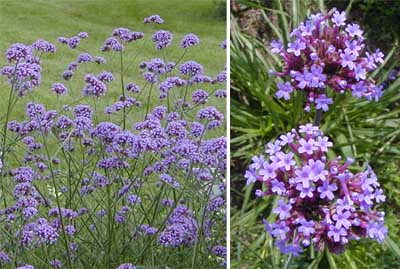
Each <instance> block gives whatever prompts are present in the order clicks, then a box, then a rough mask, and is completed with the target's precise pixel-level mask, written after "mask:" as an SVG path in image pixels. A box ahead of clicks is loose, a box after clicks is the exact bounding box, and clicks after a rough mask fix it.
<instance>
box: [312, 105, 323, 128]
mask: <svg viewBox="0 0 400 269" xmlns="http://www.w3.org/2000/svg"><path fill="white" fill-rule="evenodd" d="M322 113H323V111H322V109H318V110H317V113H316V114H315V119H314V126H319V125H320V124H321V120H322Z"/></svg>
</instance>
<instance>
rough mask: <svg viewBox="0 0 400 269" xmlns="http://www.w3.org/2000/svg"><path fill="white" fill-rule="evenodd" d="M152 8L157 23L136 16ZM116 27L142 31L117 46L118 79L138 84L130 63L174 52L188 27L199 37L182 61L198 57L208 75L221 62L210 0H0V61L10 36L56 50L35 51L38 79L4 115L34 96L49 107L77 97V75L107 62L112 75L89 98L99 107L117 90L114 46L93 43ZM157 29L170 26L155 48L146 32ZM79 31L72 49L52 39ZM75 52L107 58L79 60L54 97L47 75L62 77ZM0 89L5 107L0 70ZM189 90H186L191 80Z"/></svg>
mask: <svg viewBox="0 0 400 269" xmlns="http://www.w3.org/2000/svg"><path fill="white" fill-rule="evenodd" d="M152 14H160V15H161V16H162V17H163V18H164V20H165V23H164V24H162V25H155V24H150V25H149V24H147V25H145V24H143V18H144V17H146V16H149V15H152ZM117 27H126V28H129V29H131V30H134V31H142V32H144V33H145V37H144V38H143V39H141V40H139V41H137V42H134V43H131V44H128V45H127V46H126V47H125V51H124V65H125V67H126V68H125V70H124V77H125V83H127V82H135V83H137V84H138V85H140V86H143V85H144V83H143V80H142V79H141V78H140V73H139V68H138V64H139V63H140V62H141V61H143V60H150V59H152V58H164V56H165V60H166V61H176V60H177V59H179V58H180V56H181V55H182V53H183V50H182V49H181V48H180V47H179V43H180V40H181V38H182V37H183V36H184V35H185V34H187V33H195V34H196V35H198V36H199V38H200V40H201V42H200V45H199V46H197V47H193V48H190V49H189V50H188V52H187V53H186V55H185V57H184V59H183V61H185V60H192V59H193V60H196V61H198V62H199V63H201V64H202V65H204V67H205V73H206V74H207V75H209V76H215V75H216V74H217V73H219V72H220V71H222V70H223V68H224V65H225V58H226V57H225V53H226V51H225V50H222V49H220V48H219V45H220V43H221V42H222V41H223V40H224V39H225V38H226V34H225V33H226V24H225V21H224V19H223V18H221V17H219V16H218V14H217V8H216V5H215V2H214V1H213V0H202V1H197V0H188V1H186V0H185V1H182V0H169V1H159V0H134V1H128V0H119V1H112V4H111V3H110V1H106V0H96V1H76V0H72V1H65V0H52V1H40V0H28V1H21V0H16V1H8V0H2V1H0V32H1V39H0V62H1V63H2V64H1V66H3V65H5V64H6V60H5V58H4V54H5V51H6V50H7V48H8V47H9V46H10V45H11V44H13V43H16V42H21V43H24V44H31V43H32V42H33V41H35V40H37V39H39V38H43V39H46V40H48V41H50V42H53V43H54V44H55V45H56V46H57V53H56V54H54V55H45V56H44V57H43V64H42V67H43V72H42V84H41V86H40V87H39V88H36V89H35V90H34V92H32V93H30V94H28V95H27V96H26V97H25V98H23V100H21V101H20V102H19V105H18V106H17V109H15V111H13V115H12V117H11V118H15V117H17V118H19V119H20V118H21V117H22V113H23V107H24V105H23V104H24V103H26V102H28V101H31V100H35V101H37V102H42V103H44V104H46V105H47V106H48V108H49V109H56V108H59V107H60V105H61V104H68V103H71V102H72V101H73V100H77V99H78V98H80V92H81V89H82V87H83V85H84V83H83V81H82V78H83V76H84V74H86V73H88V72H91V73H97V72H100V71H103V70H107V71H111V72H112V73H113V74H114V76H115V78H116V79H115V81H113V82H111V83H110V84H109V91H108V94H107V96H106V97H103V98H101V100H100V101H99V102H97V103H98V105H97V106H98V107H99V108H100V109H99V110H102V109H103V108H104V106H105V105H108V104H112V103H113V102H115V101H116V99H117V98H118V96H119V95H120V93H121V83H120V80H119V77H120V73H119V72H120V59H119V54H116V53H110V52H105V53H103V52H101V51H100V47H101V46H102V44H103V41H104V40H105V39H106V38H107V37H109V36H110V35H111V32H112V30H113V29H114V28H117ZM159 29H165V30H169V31H171V32H172V33H173V34H174V40H173V44H172V45H171V46H170V47H168V48H167V49H165V50H163V51H156V49H155V46H154V44H153V42H152V41H151V35H152V33H153V32H155V31H156V30H159ZM80 31H86V32H88V33H89V38H88V39H86V40H82V41H81V44H80V46H79V47H78V48H77V49H75V50H71V49H69V48H67V46H66V45H63V44H60V43H58V42H57V41H56V40H57V37H59V36H66V37H71V36H73V35H76V34H77V33H78V32H80ZM81 52H88V53H91V54H92V55H99V56H103V57H105V58H106V60H107V62H108V64H107V65H100V66H99V65H96V64H94V63H89V64H84V65H82V66H81V68H80V69H79V70H78V72H77V73H76V74H75V76H74V78H73V80H72V82H68V83H66V86H67V87H68V88H69V96H67V97H62V98H60V100H57V98H55V96H54V94H53V93H51V91H50V86H51V84H52V83H54V82H63V80H62V78H61V74H62V72H63V71H64V70H66V68H67V66H68V64H69V63H70V62H71V61H73V60H75V59H76V57H77V56H78V55H79V54H80V53H81ZM175 74H176V72H175ZM216 88H223V86H221V85H218V86H211V87H210V88H209V89H207V90H209V91H212V90H214V89H216ZM0 89H1V90H0V108H1V109H2V110H5V106H6V102H7V96H8V92H9V90H8V89H9V86H8V84H7V83H6V81H5V79H4V78H0ZM191 90H194V87H192V89H191ZM157 96H158V93H157V89H153V93H152V98H151V106H154V105H155V103H156V102H159V101H158V98H157ZM146 99H147V94H145V93H144V94H142V97H141V101H143V102H144V101H145V100H146ZM211 99H212V100H211V104H213V105H217V106H218V108H219V109H220V110H222V111H225V103H224V101H216V100H214V98H211ZM92 101H93V100H91V99H90V98H86V99H85V100H83V102H84V103H91V102H92ZM141 110H143V109H141ZM1 112H3V111H1ZM119 116H120V115H119ZM102 117H104V116H102ZM142 117H143V115H142V114H140V113H134V111H132V112H131V114H130V115H129V118H130V119H129V120H130V122H133V121H135V120H138V119H140V118H142Z"/></svg>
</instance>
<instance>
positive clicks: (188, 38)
mask: <svg viewBox="0 0 400 269" xmlns="http://www.w3.org/2000/svg"><path fill="white" fill-rule="evenodd" d="M199 43H200V39H199V38H198V37H197V35H195V34H187V35H185V36H184V37H183V38H182V41H181V48H183V49H187V48H189V47H193V46H196V45H198V44H199Z"/></svg>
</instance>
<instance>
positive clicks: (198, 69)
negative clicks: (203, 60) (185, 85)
mask: <svg viewBox="0 0 400 269" xmlns="http://www.w3.org/2000/svg"><path fill="white" fill-rule="evenodd" d="M179 71H180V72H181V74H182V75H189V76H195V75H199V74H203V72H204V68H203V66H202V65H201V64H199V63H197V62H195V61H187V62H185V63H183V64H181V66H180V67H179Z"/></svg>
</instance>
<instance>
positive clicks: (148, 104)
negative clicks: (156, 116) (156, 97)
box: [144, 84, 153, 120]
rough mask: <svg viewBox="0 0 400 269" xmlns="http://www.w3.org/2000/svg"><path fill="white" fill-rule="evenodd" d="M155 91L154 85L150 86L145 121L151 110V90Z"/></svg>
mask: <svg viewBox="0 0 400 269" xmlns="http://www.w3.org/2000/svg"><path fill="white" fill-rule="evenodd" d="M152 89H153V84H151V85H150V90H149V95H148V96H147V105H146V114H145V116H144V120H146V118H147V114H148V113H149V108H150V98H151V90H152Z"/></svg>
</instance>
